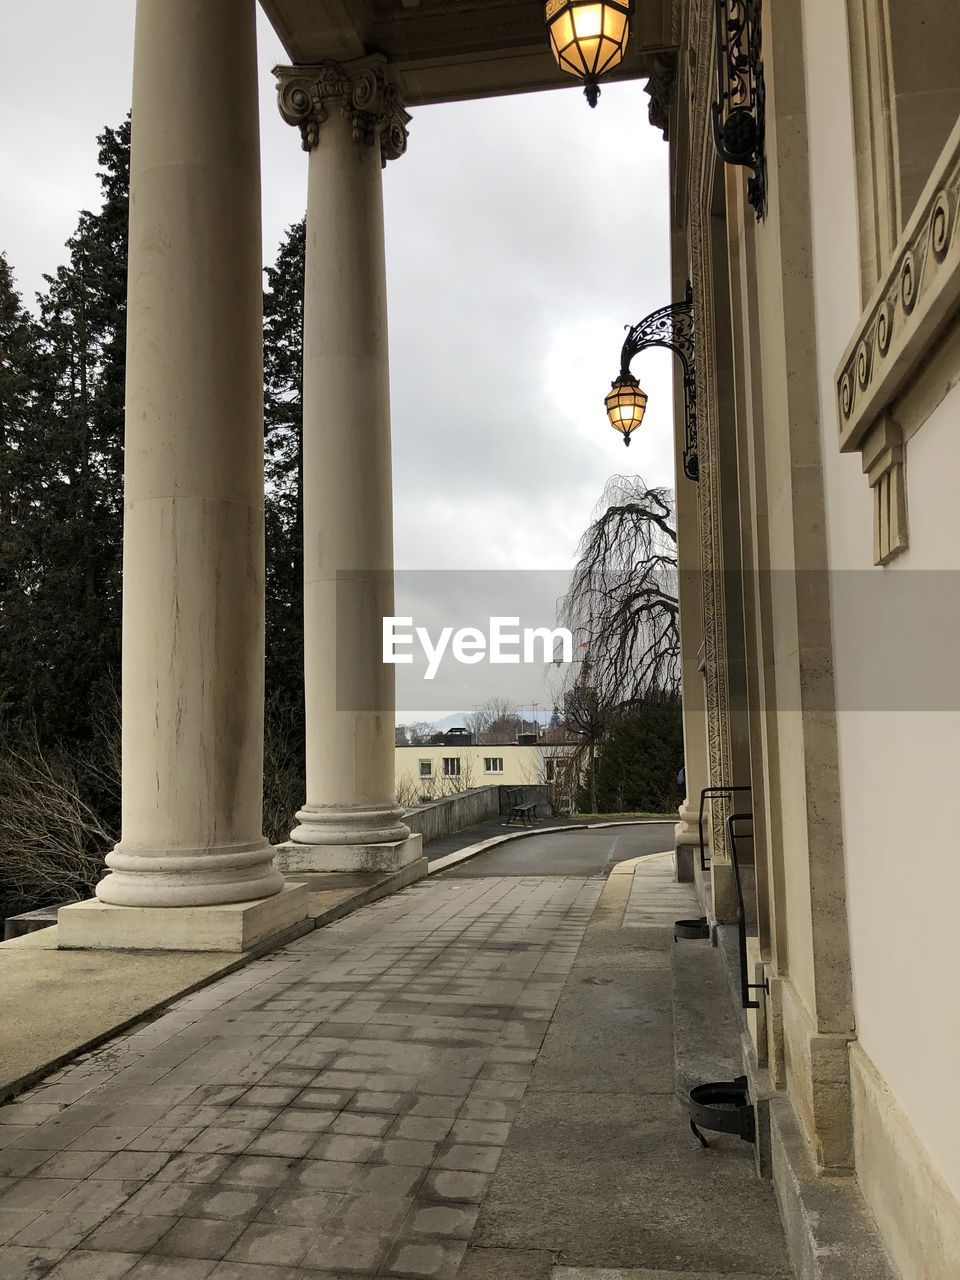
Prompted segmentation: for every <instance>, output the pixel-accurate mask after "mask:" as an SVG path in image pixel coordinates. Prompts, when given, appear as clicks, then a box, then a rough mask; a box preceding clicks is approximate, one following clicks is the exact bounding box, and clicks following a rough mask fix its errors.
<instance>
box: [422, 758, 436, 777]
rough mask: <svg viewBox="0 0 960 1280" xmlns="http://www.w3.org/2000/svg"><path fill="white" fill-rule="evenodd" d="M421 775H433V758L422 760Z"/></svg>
mask: <svg viewBox="0 0 960 1280" xmlns="http://www.w3.org/2000/svg"><path fill="white" fill-rule="evenodd" d="M420 777H421V778H432V777H433V761H432V760H421V761H420Z"/></svg>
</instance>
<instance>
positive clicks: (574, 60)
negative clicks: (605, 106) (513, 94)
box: [544, 0, 633, 107]
mask: <svg viewBox="0 0 960 1280" xmlns="http://www.w3.org/2000/svg"><path fill="white" fill-rule="evenodd" d="M632 7H633V0H547V2H546V6H545V14H544V16H545V18H546V23H547V31H548V32H549V35H550V48H551V49H552V50H553V56H554V57H555V58H556V60H557V64H558V65H559V66H560V68H561V70H563V71H566V72H568V73H569V74H570V75H572V76H576V77H577V79H578V80H582V81H583V84H584V93H585V94H586V95H587V101H588V102H589V103H590V105H591V107H595V106H596V105H597V99H598V98H599V97H600V85H599V83H598V81H599V79H600V77H601V76H602V75H604V74H605V73H606V72H608V71H612V70H613V68H614V67H615V66H617V64H618V63H620V62H621V61H622V60H623V55H624V54H625V53H626V51H627V36H628V35H629V31H630V10H631V9H632Z"/></svg>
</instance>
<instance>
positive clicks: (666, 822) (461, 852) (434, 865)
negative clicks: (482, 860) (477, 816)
mask: <svg viewBox="0 0 960 1280" xmlns="http://www.w3.org/2000/svg"><path fill="white" fill-rule="evenodd" d="M675 825H676V824H675V823H674V822H673V819H672V818H625V819H623V820H621V821H614V822H584V823H578V824H577V825H576V826H570V827H529V828H528V829H526V830H524V831H509V832H507V833H506V834H505V835H502V836H490V837H489V838H488V839H486V840H480V841H478V843H477V844H470V845H467V847H466V848H465V849H457V850H455V851H454V852H453V853H448V854H445V855H444V857H442V858H437V860H436V862H431V863H430V866H429V868H428V869H427V875H428V876H432V875H435V874H436V873H437V872H438V871H447V870H449V868H450V867H455V866H457V865H458V864H459V863H461V862H466V861H467V859H468V858H475V857H476V856H477V854H478V853H486V851H487V850H488V849H494V848H496V846H497V845H501V844H507V843H508V842H509V841H511V840H524V839H527V838H529V837H530V836H549V835H560V834H561V833H563V832H572V831H599V830H601V829H602V828H603V827H665V826H675ZM668 852H669V851H668Z"/></svg>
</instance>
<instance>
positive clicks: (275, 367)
mask: <svg viewBox="0 0 960 1280" xmlns="http://www.w3.org/2000/svg"><path fill="white" fill-rule="evenodd" d="M305 244H306V228H305V224H304V221H303V220H301V221H300V222H297V223H294V224H293V225H292V226H291V227H290V228H289V229H288V231H287V234H286V237H285V238H284V240H283V242H282V243H281V245H280V249H279V251H278V253H277V259H276V263H275V264H274V266H272V267H268V268H267V270H266V277H267V290H266V292H265V294H264V299H263V365H264V451H265V452H264V470H265V481H266V491H265V506H266V531H267V678H266V685H267V700H268V702H271V701H273V700H276V699H277V698H281V699H282V700H283V701H284V702H286V703H287V704H288V705H290V706H291V707H293V708H297V709H299V710H298V718H299V719H300V722H301V723H302V714H303V713H302V705H303V449H302V444H303V272H304V251H305Z"/></svg>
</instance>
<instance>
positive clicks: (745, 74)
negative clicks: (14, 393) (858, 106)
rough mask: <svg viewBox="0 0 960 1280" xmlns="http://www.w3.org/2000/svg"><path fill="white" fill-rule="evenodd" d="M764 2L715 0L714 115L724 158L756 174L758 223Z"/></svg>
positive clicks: (763, 206)
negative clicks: (715, 68)
mask: <svg viewBox="0 0 960 1280" xmlns="http://www.w3.org/2000/svg"><path fill="white" fill-rule="evenodd" d="M760 4H761V0H716V15H717V16H716V41H717V97H716V101H715V102H714V104H713V113H712V114H713V136H714V140H715V142H716V146H717V154H718V155H719V156H720V159H721V160H723V161H724V163H725V164H737V165H743V166H744V167H745V168H747V169H752V170H753V176H752V177H751V178H750V179H749V181H748V182H747V200H748V201H749V203H750V204H751V205H752V206H753V208H754V209H755V210H756V214H757V218H758V219H760V218H762V217H763V216H764V214H765V213H766V211H767V161H766V156H765V150H764V115H765V111H766V88H765V86H764V80H763V58H762V56H761V45H762V31H761V20H760Z"/></svg>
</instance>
